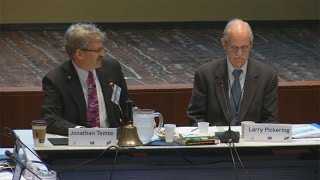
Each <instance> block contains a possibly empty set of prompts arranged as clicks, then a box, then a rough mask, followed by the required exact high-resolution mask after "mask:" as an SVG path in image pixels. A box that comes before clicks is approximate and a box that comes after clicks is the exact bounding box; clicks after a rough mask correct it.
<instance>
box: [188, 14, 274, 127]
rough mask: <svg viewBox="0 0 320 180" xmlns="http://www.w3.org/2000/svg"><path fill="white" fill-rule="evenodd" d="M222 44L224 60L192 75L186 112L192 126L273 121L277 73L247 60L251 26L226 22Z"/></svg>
mask: <svg viewBox="0 0 320 180" xmlns="http://www.w3.org/2000/svg"><path fill="white" fill-rule="evenodd" d="M221 43H222V46H223V48H224V50H225V53H226V58H225V59H223V60H218V61H214V62H209V63H207V64H205V65H202V66H201V67H200V68H199V69H198V70H197V71H196V72H195V77H194V87H193V91H192V97H191V100H190V103H189V107H188V111H187V114H188V116H189V117H190V119H191V120H192V123H197V122H201V121H208V122H209V123H210V124H212V125H217V126H219V125H229V124H230V125H240V123H241V121H254V122H274V121H276V120H277V111H278V108H277V97H278V95H277V88H278V77H277V73H276V71H275V70H274V69H273V68H271V67H270V66H269V65H267V64H263V63H261V62H258V61H256V60H254V59H252V58H249V55H250V51H251V48H252V45H253V33H252V30H251V27H250V25H249V24H248V23H247V22H245V21H243V20H240V19H234V20H231V21H229V22H228V24H227V25H226V27H225V30H224V33H223V37H222V38H221Z"/></svg>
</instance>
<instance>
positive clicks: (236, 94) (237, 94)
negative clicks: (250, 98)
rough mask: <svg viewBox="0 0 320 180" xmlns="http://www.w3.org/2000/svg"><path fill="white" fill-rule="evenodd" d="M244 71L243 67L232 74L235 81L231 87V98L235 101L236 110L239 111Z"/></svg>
mask: <svg viewBox="0 0 320 180" xmlns="http://www.w3.org/2000/svg"><path fill="white" fill-rule="evenodd" d="M241 73H242V70H241V69H235V70H233V72H232V75H233V76H234V81H233V84H232V87H231V96H232V97H231V98H232V102H233V103H234V107H235V110H236V112H239V109H240V99H241V85H240V80H239V77H240V74H241Z"/></svg>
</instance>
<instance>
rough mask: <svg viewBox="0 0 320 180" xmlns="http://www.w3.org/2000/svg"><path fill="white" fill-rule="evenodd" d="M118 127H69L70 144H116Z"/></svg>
mask: <svg viewBox="0 0 320 180" xmlns="http://www.w3.org/2000/svg"><path fill="white" fill-rule="evenodd" d="M117 144H118V140H117V128H69V146H106V147H108V146H115V145H117Z"/></svg>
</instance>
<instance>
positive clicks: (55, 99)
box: [42, 77, 77, 135]
mask: <svg viewBox="0 0 320 180" xmlns="http://www.w3.org/2000/svg"><path fill="white" fill-rule="evenodd" d="M42 88H43V92H44V101H43V105H42V117H43V118H44V119H45V120H46V121H47V123H48V127H47V131H48V132H49V133H54V134H62V135H66V134H67V133H68V128H73V127H75V126H77V125H76V124H74V123H72V122H70V121H67V120H66V119H64V118H63V111H64V104H63V100H62V94H61V93H60V92H59V90H58V88H57V87H56V86H55V85H54V83H53V82H52V81H51V80H50V79H49V78H48V77H44V78H43V80H42Z"/></svg>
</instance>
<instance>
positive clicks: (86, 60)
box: [42, 24, 128, 135]
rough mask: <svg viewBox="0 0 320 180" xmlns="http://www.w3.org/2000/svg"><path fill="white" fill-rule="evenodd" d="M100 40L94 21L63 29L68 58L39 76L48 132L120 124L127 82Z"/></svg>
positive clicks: (63, 132)
mask: <svg viewBox="0 0 320 180" xmlns="http://www.w3.org/2000/svg"><path fill="white" fill-rule="evenodd" d="M104 41H105V33H103V32H102V31H101V30H100V29H98V28H97V27H96V26H95V25H94V24H74V25H71V26H70V27H69V28H68V30H67V31H66V33H65V49H66V52H67V54H68V55H69V58H70V60H68V61H66V62H64V63H63V64H61V65H60V66H58V67H57V68H55V69H54V70H52V71H50V72H49V73H48V74H47V75H46V76H45V77H44V78H43V80H42V87H43V91H44V102H43V106H42V116H43V118H44V119H45V120H47V123H48V127H47V130H48V132H50V133H55V134H63V135H66V134H68V128H74V127H118V126H119V125H120V119H121V118H122V116H123V115H125V114H126V113H125V112H126V107H125V102H126V101H127V99H128V93H127V85H126V82H125V80H124V76H123V73H122V71H121V66H120V64H119V63H118V62H117V61H116V60H113V59H106V58H105V48H104V45H103V42H104ZM123 119H126V118H123Z"/></svg>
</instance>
